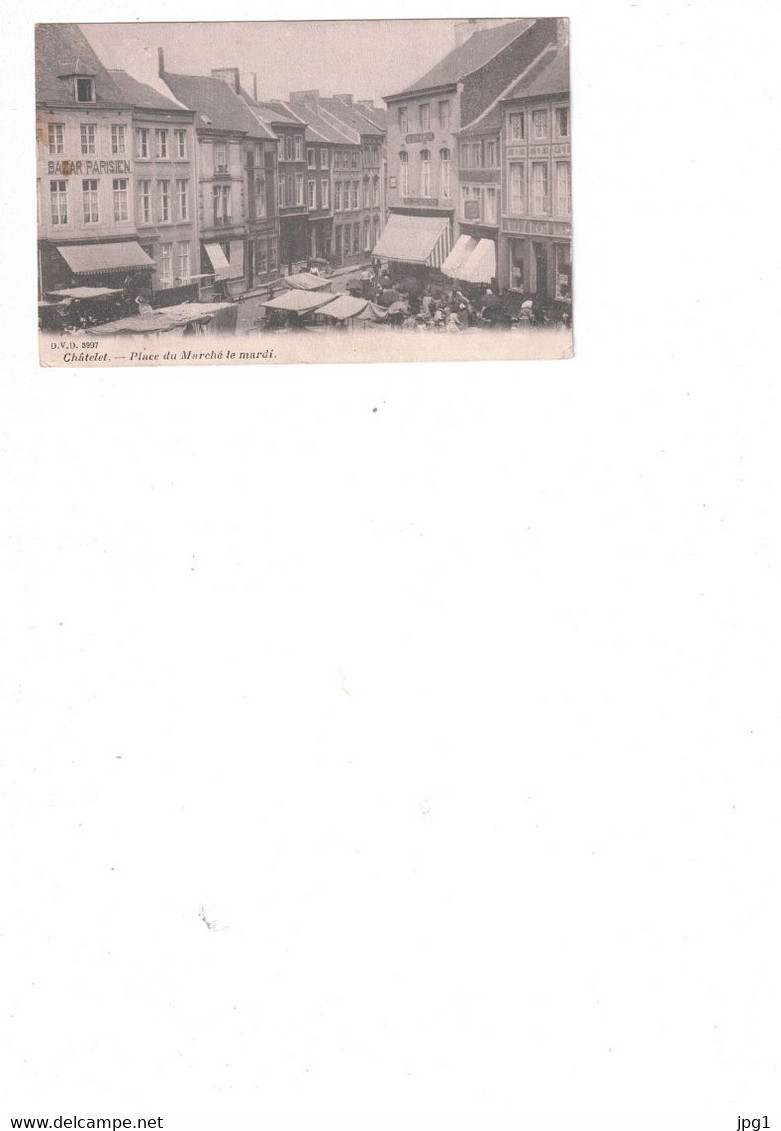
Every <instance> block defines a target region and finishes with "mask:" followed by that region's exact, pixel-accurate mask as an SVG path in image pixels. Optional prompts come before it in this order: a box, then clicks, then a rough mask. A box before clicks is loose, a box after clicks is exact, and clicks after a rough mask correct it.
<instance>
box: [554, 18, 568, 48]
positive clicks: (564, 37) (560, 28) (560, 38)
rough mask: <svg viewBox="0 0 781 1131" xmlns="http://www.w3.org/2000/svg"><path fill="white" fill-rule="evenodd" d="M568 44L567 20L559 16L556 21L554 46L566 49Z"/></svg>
mask: <svg viewBox="0 0 781 1131" xmlns="http://www.w3.org/2000/svg"><path fill="white" fill-rule="evenodd" d="M568 43H569V20H568V19H567V17H566V16H561V17H559V19H557V20H556V44H557V46H558V47H566V46H567V44H568Z"/></svg>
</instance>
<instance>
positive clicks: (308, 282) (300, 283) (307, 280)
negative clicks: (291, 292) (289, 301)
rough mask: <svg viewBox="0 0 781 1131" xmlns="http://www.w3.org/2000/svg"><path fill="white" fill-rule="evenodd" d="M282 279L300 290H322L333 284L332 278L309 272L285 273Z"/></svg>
mask: <svg viewBox="0 0 781 1131" xmlns="http://www.w3.org/2000/svg"><path fill="white" fill-rule="evenodd" d="M282 281H283V282H284V283H287V285H288V286H289V287H293V288H294V289H295V290H299V291H322V290H324V289H325V288H326V287H330V285H331V280H330V279H324V278H323V277H322V276H321V275H310V274H308V273H307V272H301V273H300V274H298V275H285V276H284V278H283V280H282Z"/></svg>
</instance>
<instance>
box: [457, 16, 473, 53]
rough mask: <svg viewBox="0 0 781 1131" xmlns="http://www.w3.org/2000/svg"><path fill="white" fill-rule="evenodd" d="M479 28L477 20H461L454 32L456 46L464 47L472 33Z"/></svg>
mask: <svg viewBox="0 0 781 1131" xmlns="http://www.w3.org/2000/svg"><path fill="white" fill-rule="evenodd" d="M477 28H478V21H477V20H459V21H458V23H457V24H456V25H455V27H454V28H453V34H454V35H455V39H456V47H463V45H464V44H465V43H466V41H467V40H468V39H469V37H470V35H472V34H474V32H476V31H477Z"/></svg>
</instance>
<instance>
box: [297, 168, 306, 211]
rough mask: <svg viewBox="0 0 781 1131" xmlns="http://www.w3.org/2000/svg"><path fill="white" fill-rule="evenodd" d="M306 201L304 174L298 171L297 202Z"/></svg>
mask: <svg viewBox="0 0 781 1131" xmlns="http://www.w3.org/2000/svg"><path fill="white" fill-rule="evenodd" d="M303 203H304V174H303V173H296V204H303Z"/></svg>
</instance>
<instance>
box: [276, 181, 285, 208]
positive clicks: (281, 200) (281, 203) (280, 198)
mask: <svg viewBox="0 0 781 1131" xmlns="http://www.w3.org/2000/svg"><path fill="white" fill-rule="evenodd" d="M284 207H285V176H284V174H283V173H280V174H279V179H278V180H277V208H284Z"/></svg>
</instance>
